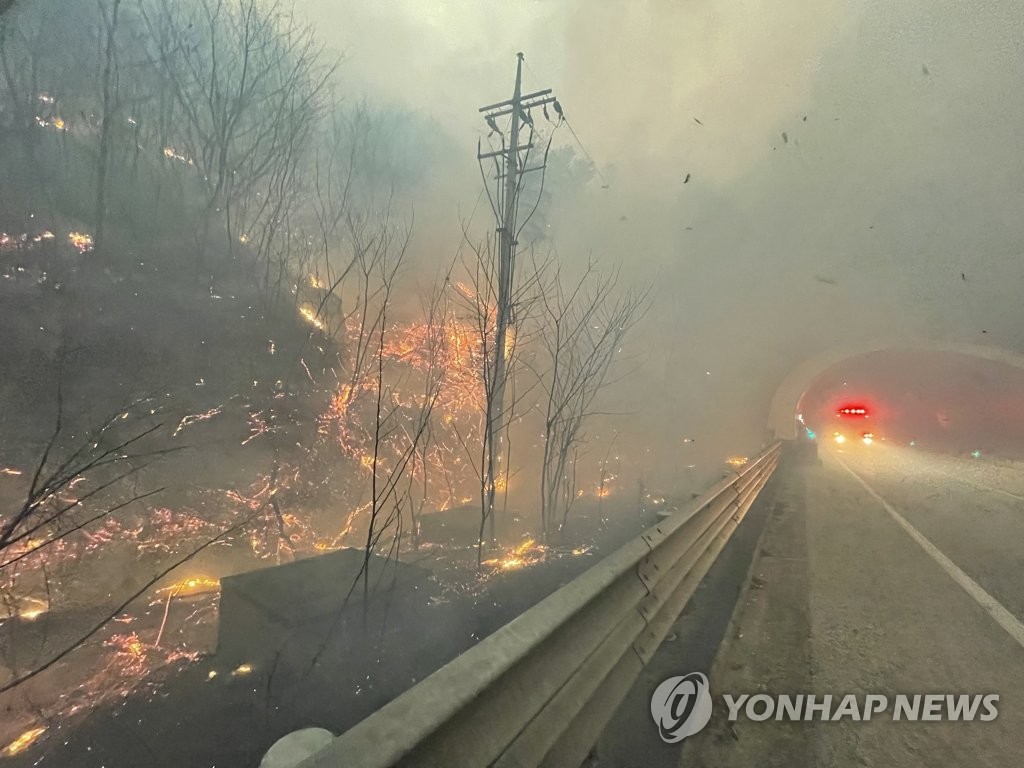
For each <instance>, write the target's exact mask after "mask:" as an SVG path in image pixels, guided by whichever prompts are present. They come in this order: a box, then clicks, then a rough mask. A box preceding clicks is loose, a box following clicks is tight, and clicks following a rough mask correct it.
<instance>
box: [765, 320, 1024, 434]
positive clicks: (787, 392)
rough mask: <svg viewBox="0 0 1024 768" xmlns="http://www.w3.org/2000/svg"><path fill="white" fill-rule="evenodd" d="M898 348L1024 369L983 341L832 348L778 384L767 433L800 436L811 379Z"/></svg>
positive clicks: (1017, 357)
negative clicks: (800, 417)
mask: <svg viewBox="0 0 1024 768" xmlns="http://www.w3.org/2000/svg"><path fill="white" fill-rule="evenodd" d="M900 351H907V352H911V351H915V352H918V351H923V352H950V353H955V354H960V355H967V356H970V357H977V358H980V359H983V360H989V361H992V362H997V363H1004V364H1006V365H1009V366H1012V367H1014V368H1020V369H1022V370H1024V354H1021V353H1019V352H1013V351H1012V350H1009V349H1004V348H1001V347H993V346H988V345H984V344H966V343H959V342H939V341H913V340H892V339H888V340H884V341H876V342H872V343H860V344H848V345H844V346H841V347H832V348H830V349H827V350H824V351H822V352H820V353H819V354H817V355H815V356H814V357H811V358H808V359H807V360H804V361H803V362H802V363H800V364H799V365H798V366H797V367H796V368H794V369H793V370H792V371H790V372H789V374H788V375H787V376H786V378H785V379H783V380H782V383H781V384H779V387H778V388H777V389H776V390H775V395H774V396H773V397H772V402H771V407H770V409H769V413H768V434H769V436H770V437H771V438H772V439H775V440H793V439H795V438H796V437H797V436H798V435H799V426H798V424H797V420H796V415H797V413H799V410H800V400H801V399H802V398H803V396H804V393H805V392H807V390H808V388H809V387H810V386H811V384H812V383H813V382H814V380H815V379H817V378H818V377H819V376H820V375H822V374H823V373H825V372H826V371H827V370H829V369H830V368H832V367H833V366H835V365H838V364H839V363H841V362H843V361H844V360H851V359H853V358H855V357H860V356H862V355H868V354H871V353H872V352H900Z"/></svg>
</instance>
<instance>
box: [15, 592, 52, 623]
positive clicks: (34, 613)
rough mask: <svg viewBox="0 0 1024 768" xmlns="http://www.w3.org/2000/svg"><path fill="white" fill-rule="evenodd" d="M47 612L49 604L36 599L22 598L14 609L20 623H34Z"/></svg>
mask: <svg viewBox="0 0 1024 768" xmlns="http://www.w3.org/2000/svg"><path fill="white" fill-rule="evenodd" d="M49 610H50V605H49V603H47V602H46V601H45V600H43V599H41V598H38V597H23V598H21V599H20V600H18V601H17V604H16V605H15V607H14V613H15V615H17V617H18V618H19V619H21V620H22V621H35V620H36V619H38V618H39V617H40V616H43V615H44V614H46V613H47V612H48V611H49Z"/></svg>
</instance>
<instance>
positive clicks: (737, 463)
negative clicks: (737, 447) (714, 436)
mask: <svg viewBox="0 0 1024 768" xmlns="http://www.w3.org/2000/svg"><path fill="white" fill-rule="evenodd" d="M748 461H750V459H748V458H747V457H746V456H730V457H729V458H727V459H726V460H725V463H726V464H728V465H729V466H730V467H736V468H737V469H738V468H740V467H745V466H746V465H747V462H748Z"/></svg>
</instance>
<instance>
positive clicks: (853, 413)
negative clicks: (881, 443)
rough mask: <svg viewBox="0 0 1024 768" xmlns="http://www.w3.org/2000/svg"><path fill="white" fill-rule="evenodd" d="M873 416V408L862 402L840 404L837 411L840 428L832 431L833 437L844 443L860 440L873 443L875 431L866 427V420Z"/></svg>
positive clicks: (867, 443) (868, 443)
mask: <svg viewBox="0 0 1024 768" xmlns="http://www.w3.org/2000/svg"><path fill="white" fill-rule="evenodd" d="M870 417H871V409H870V408H868V407H867V406H866V405H862V404H860V403H849V404H846V405H843V406H840V407H839V408H838V409H837V410H836V412H835V418H836V421H837V424H836V426H838V429H836V430H834V431H833V432H832V439H833V440H835V442H837V443H839V444H840V445H842V444H843V443H845V442H847V441H854V440H856V441H859V442H861V443H863V444H864V445H872V444H873V443H874V442H875V440H876V437H875V433H874V432H873V431H872V430H865V429H864V426H865V425H864V422H865V421H866V420H867V419H869V418H870Z"/></svg>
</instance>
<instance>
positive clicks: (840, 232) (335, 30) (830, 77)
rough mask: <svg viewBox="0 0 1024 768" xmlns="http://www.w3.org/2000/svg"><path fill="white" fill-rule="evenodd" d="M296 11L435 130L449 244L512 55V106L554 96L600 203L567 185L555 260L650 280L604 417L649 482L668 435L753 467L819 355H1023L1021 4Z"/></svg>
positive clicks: (677, 451) (543, 5) (475, 182)
mask: <svg viewBox="0 0 1024 768" xmlns="http://www.w3.org/2000/svg"><path fill="white" fill-rule="evenodd" d="M300 10H303V11H305V12H306V13H308V14H310V15H311V17H312V18H313V19H314V20H316V21H317V22H318V24H319V26H320V29H321V31H322V33H323V34H324V35H325V36H327V38H328V42H329V43H330V44H332V45H334V46H335V47H337V48H339V49H341V50H344V51H345V54H346V61H345V64H344V66H343V73H344V81H345V87H346V88H351V89H352V90H353V91H354V92H358V93H367V94H370V95H371V97H372V98H375V99H379V100H383V101H388V102H394V103H397V104H401V105H402V106H404V107H407V108H409V109H413V110H416V111H419V112H422V113H423V114H425V115H427V116H429V117H430V118H431V119H432V120H434V121H436V123H437V124H438V125H439V126H441V127H442V128H443V130H445V131H447V132H448V133H449V134H450V136H451V139H452V146H453V147H455V151H454V153H453V154H452V156H450V157H447V158H445V162H444V163H443V164H442V165H440V166H439V167H438V168H437V170H436V181H437V187H438V190H439V194H438V195H437V196H435V200H434V203H435V205H437V206H439V208H438V210H439V211H440V214H439V215H440V216H441V218H442V221H440V222H439V223H438V225H437V227H436V230H435V232H436V236H437V237H439V238H443V237H444V235H443V232H444V231H445V227H446V226H447V224H448V223H449V222H450V223H451V230H452V238H453V240H452V243H454V242H455V240H457V234H458V233H457V227H456V225H455V220H456V219H457V218H458V215H459V214H460V212H461V214H462V215H465V213H466V212H467V211H469V210H471V209H472V208H473V201H474V200H476V199H477V195H478V193H479V185H480V182H479V177H478V175H477V169H476V164H475V158H474V155H473V153H474V151H475V145H476V139H477V137H479V136H481V135H484V134H486V130H487V129H486V127H485V126H484V125H483V122H482V121H481V120H480V119H479V115H478V113H477V109H478V107H479V106H481V105H483V104H486V103H490V102H494V101H498V100H500V99H502V98H507V97H508V96H509V95H510V93H511V85H512V76H513V74H514V66H515V52H516V51H520V50H521V51H523V52H524V53H525V56H526V63H527V66H526V69H525V71H524V80H525V83H524V88H526V89H528V90H534V89H539V88H544V87H551V88H553V89H554V90H555V93H556V94H557V95H558V97H559V99H560V101H561V103H562V104H563V105H564V108H565V112H566V114H567V116H568V117H569V120H570V121H571V123H572V126H573V127H574V128H575V130H576V132H577V134H578V136H579V138H580V140H581V141H582V146H580V145H579V144H577V142H576V141H575V140H574V139H573V137H572V136H571V135H569V134H568V132H566V131H562V130H560V132H559V134H558V137H557V142H558V143H561V144H563V145H566V146H570V147H572V148H573V149H574V151H575V152H576V153H577V154H578V155H579V156H586V155H587V154H589V156H590V157H592V158H593V160H594V162H595V164H596V166H597V168H598V170H599V171H600V172H601V174H602V176H603V179H604V180H605V181H606V182H607V186H608V188H607V189H602V188H601V186H602V185H601V179H592V180H591V181H589V182H587V183H586V184H585V185H583V187H582V188H581V189H578V190H576V191H573V190H572V189H571V188H568V189H566V188H562V189H559V190H558V193H557V194H556V195H555V196H554V198H553V200H552V202H551V206H552V207H553V208H554V209H556V210H555V211H553V212H552V221H553V222H554V224H553V226H552V228H551V242H552V243H553V244H554V245H556V246H557V250H558V254H559V257H560V258H561V259H563V260H565V261H567V262H572V263H581V262H583V261H585V260H586V259H588V258H593V259H596V260H597V261H599V262H604V263H621V264H622V265H623V267H624V269H625V270H626V271H627V272H628V273H629V274H630V275H631V276H633V277H634V279H635V280H637V281H638V282H645V281H652V280H653V281H656V283H657V286H658V291H657V299H656V304H655V306H654V307H653V309H652V312H651V313H650V315H649V316H648V318H647V321H646V323H645V326H644V329H643V331H642V333H641V334H640V336H639V337H637V339H636V344H637V346H638V347H640V346H643V347H644V350H645V352H646V363H645V365H644V367H643V369H642V370H640V371H638V372H637V373H635V374H634V375H632V376H631V377H630V378H629V379H628V380H627V382H626V384H625V385H624V386H623V387H620V389H619V391H618V393H617V398H616V399H617V402H616V404H615V405H616V406H617V407H618V408H619V409H620V410H622V411H623V412H627V413H630V414H631V417H630V424H629V430H630V431H631V432H633V433H635V434H636V435H638V436H640V437H639V438H638V440H639V442H641V443H643V444H645V445H646V448H645V449H644V450H649V451H650V454H651V455H652V456H655V457H661V458H662V459H663V460H664V462H665V466H664V467H663V468H662V469H663V473H664V474H665V475H666V476H668V475H671V473H672V472H674V471H676V470H677V468H678V467H679V466H680V465H682V466H686V465H688V464H689V463H692V462H691V461H690V460H689V458H687V456H688V454H686V451H688V450H690V449H689V448H687V449H683V448H680V445H681V443H680V441H681V439H682V438H683V437H696V438H697V442H696V443H694V444H687V445H706V446H709V447H708V448H707V449H706V453H704V452H702V453H700V455H699V459H700V461H701V462H716V461H720V460H721V458H722V457H723V455H724V454H725V453H726V452H733V451H746V450H755V449H756V446H757V443H758V441H759V440H760V437H761V428H762V425H763V423H764V415H765V414H766V413H767V403H768V401H769V399H770V397H771V394H772V391H773V388H774V387H775V386H776V385H777V384H778V382H779V381H780V380H781V379H782V377H783V376H784V375H785V374H786V372H787V371H788V370H789V369H791V368H792V367H793V366H794V365H795V364H796V363H797V362H799V361H800V360H801V359H804V358H806V357H809V356H811V355H813V354H815V353H817V352H819V351H821V350H823V349H826V348H828V347H830V346H834V345H839V344H844V343H848V342H849V341H851V340H856V339H862V338H868V337H870V338H877V337H879V336H886V335H894V334H898V335H900V336H901V337H910V338H914V337H918V338H929V339H948V340H955V341H970V342H975V343H990V344H996V345H1000V346H1004V347H1007V348H1010V349H1024V332H1022V330H1021V328H1022V326H1021V324H1020V322H1019V319H1020V318H1019V315H1018V314H1015V313H1014V312H1013V311H1012V310H1008V308H1010V307H1015V306H1016V305H1017V304H1018V302H1017V300H1016V298H1015V291H1016V288H1015V285H1016V280H1017V279H1018V277H1019V274H1018V273H1019V270H1018V268H1017V266H1016V265H1017V263H1018V258H1019V248H1018V245H1017V244H1018V243H1019V242H1021V240H1022V236H1024V224H1022V223H1021V219H1020V217H1019V216H1018V215H1017V212H1018V211H1019V210H1020V209H1021V203H1022V202H1024V187H1022V185H1021V183H1020V182H1019V179H1020V178H1021V174H1020V171H1021V168H1020V164H1021V158H1024V152H1022V151H1021V150H1022V149H1024V146H1022V144H1024V139H1022V138H1021V136H1020V133H1019V130H1018V126H1019V125H1020V124H1021V123H1022V122H1024V104H1022V102H1021V101H1020V100H1019V99H1016V98H1014V94H1016V93H1017V91H1018V90H1019V88H1018V77H1019V72H1020V71H1021V66H1022V65H1024V61H1022V53H1021V50H1020V48H1019V45H1018V44H1017V42H1016V41H1018V40H1019V39H1020V35H1021V31H1022V30H1021V27H1022V21H1021V16H1020V13H1019V7H1018V4H1017V3H1015V2H1013V1H1012V0H979V1H978V2H971V3H964V2H958V1H955V0H938V1H937V2H932V1H930V0H929V1H928V2H925V0H915V2H907V3H900V4H896V5H893V4H892V3H888V2H884V1H883V0H861V1H860V2H855V3H849V2H845V3H840V2H837V1H836V0H833V1H831V2H820V1H819V0H787V1H786V2H769V1H768V0H748V1H747V2H741V3H725V2H720V1H719V0H698V1H696V2H686V3H679V2H670V1H669V0H647V1H646V2H630V3H615V4H611V3H602V4H594V3H586V2H583V0H573V1H571V2H568V1H567V2H519V3H497V2H494V3H490V2H488V3H474V4H465V3H430V4H424V3H417V2H413V1H412V0H406V1H404V2H391V3H375V4H367V3H361V2H357V1H356V0H346V1H345V2H331V3H327V2H325V0H306V1H305V2H303V3H302V4H301V6H300ZM687 176H689V180H688V181H686V179H687ZM477 215H478V217H482V218H483V219H484V223H486V218H487V217H488V215H489V213H488V212H487V210H486V206H484V207H483V210H482V211H478V214H477ZM445 217H447V221H445V220H444V218H445ZM478 223H479V219H478ZM437 243H438V241H434V240H433V239H432V244H431V247H432V248H435V247H436V248H439V249H440V248H442V246H441V245H440V244H437ZM449 245H451V244H446V245H445V246H444V247H445V248H447V247H449ZM452 247H453V246H452ZM982 334H984V335H982Z"/></svg>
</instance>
